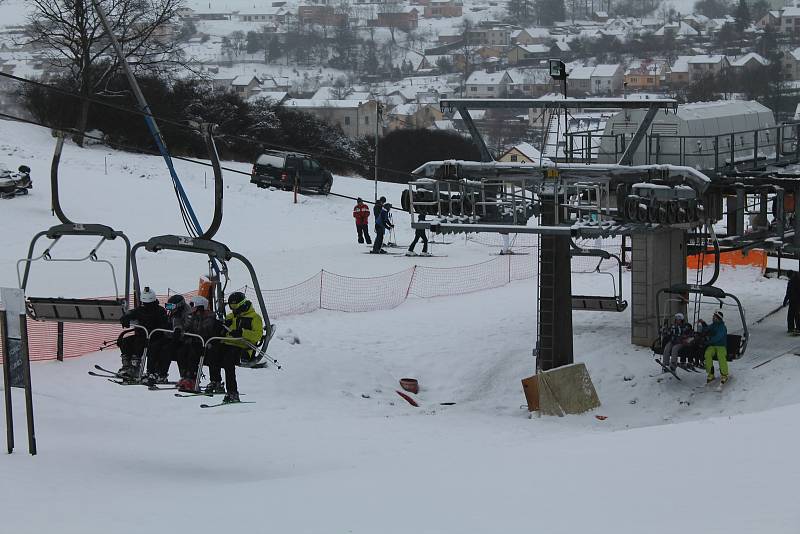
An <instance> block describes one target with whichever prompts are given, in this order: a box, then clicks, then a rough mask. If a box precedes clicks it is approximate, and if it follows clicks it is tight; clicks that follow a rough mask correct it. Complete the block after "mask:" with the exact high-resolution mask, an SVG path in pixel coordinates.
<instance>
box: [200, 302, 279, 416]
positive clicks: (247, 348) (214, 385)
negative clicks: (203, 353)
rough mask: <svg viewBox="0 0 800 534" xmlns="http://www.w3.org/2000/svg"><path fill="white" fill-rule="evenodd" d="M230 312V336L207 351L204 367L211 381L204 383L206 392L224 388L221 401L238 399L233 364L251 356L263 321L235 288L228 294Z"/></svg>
mask: <svg viewBox="0 0 800 534" xmlns="http://www.w3.org/2000/svg"><path fill="white" fill-rule="evenodd" d="M228 307H230V309H231V312H230V313H229V314H228V315H226V316H225V327H226V328H227V330H228V333H227V337H228V338H231V339H229V340H225V341H224V342H222V343H220V344H218V345H216V346H214V347H213V349H212V350H209V355H208V370H209V375H210V379H211V381H210V382H209V384H208V386H206V389H205V391H206V393H222V392H223V391H225V390H226V389H227V394H226V395H225V398H224V399H223V400H222V402H223V403H226V404H227V403H231V402H239V388H238V384H237V383H236V364H238V363H243V364H244V365H247V364H248V363H251V362H253V360H254V359H255V350H254V349H253V347H255V346H256V345H258V343H259V342H260V341H261V336H262V333H263V331H264V321H263V319H261V316H260V315H258V313H256V311H255V309H253V304H252V303H251V302H250V301H249V300H247V297H246V296H245V295H244V293H241V292H239V291H236V292H234V293H231V295H230V296H229V297H228ZM222 369H225V383H226V384H225V386H226V387H223V384H222V372H221V370H222Z"/></svg>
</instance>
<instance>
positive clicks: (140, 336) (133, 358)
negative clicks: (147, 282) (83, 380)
mask: <svg viewBox="0 0 800 534" xmlns="http://www.w3.org/2000/svg"><path fill="white" fill-rule="evenodd" d="M139 303H140V304H139V306H138V307H137V308H135V309H133V310H130V311H129V312H128V313H126V314H125V315H123V316H122V317H120V320H119V322H120V323H121V324H122V327H123V328H125V329H128V328H130V327H131V324H136V325H138V326H141V327H143V328H146V329H147V331H144V330H142V329H141V328H134V329H132V330H125V331H124V332H122V333H121V334H120V335H119V337H118V338H117V345H118V346H119V350H120V355H121V358H122V367H121V368H120V370H119V371H118V374H119V375H121V376H122V377H123V378H124V379H126V380H133V379H135V378H138V376H139V366H140V363H141V359H142V355H143V353H144V350H145V347H147V349H148V354H150V355H152V354H154V353H156V354H157V353H158V351H159V350H160V348H161V347H160V344H159V343H157V342H156V343H152V344H151V345H150V346H148V341H147V334H148V333H149V332H151V331H152V330H154V329H156V328H166V327H167V311H166V310H165V309H164V308H163V307H161V305H160V304H159V302H158V298H156V294H155V292H154V291H153V290H152V289H150V288H149V287H145V288H144V291H142V293H141V295H140V296H139ZM156 359H157V357H156Z"/></svg>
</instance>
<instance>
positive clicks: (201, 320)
mask: <svg viewBox="0 0 800 534" xmlns="http://www.w3.org/2000/svg"><path fill="white" fill-rule="evenodd" d="M189 307H190V308H191V314H190V315H189V322H188V324H187V325H186V333H189V334H196V335H198V336H200V337H202V338H203V340H208V339H209V338H212V337H216V336H219V335H222V333H223V330H222V325H221V324H220V322H219V321H217V319H216V317H214V314H213V313H212V311H211V309H210V307H209V304H208V299H207V298H205V297H203V296H201V295H194V296H193V297H192V298H191V299H189ZM203 345H204V343H202V342H200V340H199V339H197V338H196V337H188V336H187V338H185V340H184V343H183V344H182V345H181V347H180V351H179V353H178V369H180V370H181V379H180V380H179V381H178V385H177V387H178V389H179V390H181V391H194V390H195V384H196V380H197V368H198V365H199V363H200V356H201V355H202V354H203Z"/></svg>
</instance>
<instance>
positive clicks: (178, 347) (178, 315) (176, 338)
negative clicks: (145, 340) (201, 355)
mask: <svg viewBox="0 0 800 534" xmlns="http://www.w3.org/2000/svg"><path fill="white" fill-rule="evenodd" d="M165 307H166V308H167V316H168V326H167V328H170V327H171V329H172V333H171V334H167V336H168V337H167V338H166V339H165V340H164V341H163V348H162V350H161V351H160V354H158V355H154V357H152V358H149V360H150V361H149V362H148V366H147V371H148V373H147V379H148V383H158V382H166V377H167V376H168V375H169V364H170V363H171V362H172V361H173V360H175V361H176V362H178V370H179V372H180V374H181V377H183V376H184V374H185V370H184V369H183V367H182V362H183V355H184V352H183V351H184V349H185V345H186V344H187V343H188V340H187V339H185V338H184V337H183V333H184V332H188V331H189V327H190V324H191V321H192V308H191V307H189V304H188V303H187V302H186V299H185V298H183V295H181V294H175V295H172V296H171V297H170V298H169V300H167V304H166V306H165ZM150 364H152V365H153V367H152V368H151V367H150Z"/></svg>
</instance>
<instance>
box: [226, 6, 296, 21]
mask: <svg viewBox="0 0 800 534" xmlns="http://www.w3.org/2000/svg"><path fill="white" fill-rule="evenodd" d="M286 14H287V11H286V9H285V8H283V7H273V6H263V7H258V8H256V7H253V8H250V9H241V10H239V11H234V13H233V16H234V20H237V21H239V22H272V23H274V24H283V23H285V22H286Z"/></svg>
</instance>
